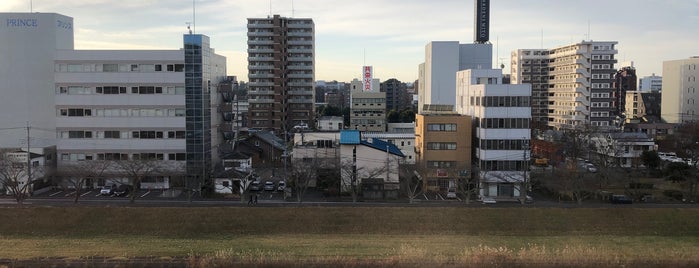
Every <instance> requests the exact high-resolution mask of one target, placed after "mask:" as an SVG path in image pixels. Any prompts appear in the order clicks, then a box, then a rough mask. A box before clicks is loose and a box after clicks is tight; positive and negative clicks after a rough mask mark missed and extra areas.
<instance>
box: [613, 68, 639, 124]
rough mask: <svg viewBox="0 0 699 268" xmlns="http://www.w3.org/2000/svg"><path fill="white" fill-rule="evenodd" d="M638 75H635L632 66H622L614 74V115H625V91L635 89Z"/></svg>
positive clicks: (634, 69)
mask: <svg viewBox="0 0 699 268" xmlns="http://www.w3.org/2000/svg"><path fill="white" fill-rule="evenodd" d="M637 82H638V77H636V68H634V67H633V66H624V67H621V68H619V70H618V71H617V72H616V74H614V84H613V86H614V92H613V93H614V97H615V100H614V102H615V103H614V107H616V111H614V116H619V117H621V118H623V117H625V115H624V113H625V111H626V92H629V91H636V90H637V89H638V87H637Z"/></svg>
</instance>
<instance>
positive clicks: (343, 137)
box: [340, 130, 361, 144]
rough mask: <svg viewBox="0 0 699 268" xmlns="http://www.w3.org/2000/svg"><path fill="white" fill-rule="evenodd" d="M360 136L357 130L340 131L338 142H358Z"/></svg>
mask: <svg viewBox="0 0 699 268" xmlns="http://www.w3.org/2000/svg"><path fill="white" fill-rule="evenodd" d="M360 137H361V135H360V134H359V130H343V131H340V144H359V143H360V141H361V139H360Z"/></svg>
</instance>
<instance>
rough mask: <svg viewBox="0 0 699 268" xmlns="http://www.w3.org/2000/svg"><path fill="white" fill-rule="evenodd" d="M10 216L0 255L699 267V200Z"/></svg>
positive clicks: (9, 212)
mask: <svg viewBox="0 0 699 268" xmlns="http://www.w3.org/2000/svg"><path fill="white" fill-rule="evenodd" d="M0 218H2V219H4V220H2V221H0V249H2V250H0V259H13V260H27V259H30V260H31V259H36V258H44V257H60V258H67V259H68V260H74V261H76V262H81V261H82V262H85V261H86V260H91V259H98V260H101V259H103V258H107V259H109V260H112V261H120V260H121V261H124V260H132V259H136V258H142V257H147V258H151V259H153V258H154V259H156V260H163V261H164V262H185V263H186V264H187V265H191V266H194V267H210V266H219V267H227V266H231V265H234V264H235V265H243V266H257V265H262V266H277V267H287V266H294V267H308V266H335V267H364V266H380V267H405V266H412V267H418V266H420V267H423V266H431V267H454V266H495V267H498V266H499V267H510V266H513V265H514V266H549V267H558V266H620V265H625V266H639V265H640V266H645V265H650V266H688V267H689V266H697V265H699V254H696V252H699V227H697V226H699V209H635V208H623V209H536V208H486V209H474V208H366V207H363V208H23V209H19V208H2V209H0ZM163 258H165V259H163ZM515 264H516V265H515ZM0 265H2V262H1V261H0ZM29 266H31V265H29Z"/></svg>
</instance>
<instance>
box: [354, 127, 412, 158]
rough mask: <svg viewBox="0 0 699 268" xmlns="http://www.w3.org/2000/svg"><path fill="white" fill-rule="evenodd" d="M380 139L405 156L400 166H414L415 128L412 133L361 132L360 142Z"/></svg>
mask: <svg viewBox="0 0 699 268" xmlns="http://www.w3.org/2000/svg"><path fill="white" fill-rule="evenodd" d="M372 139H381V140H384V141H386V142H388V143H391V144H393V145H395V146H396V147H398V149H399V150H400V151H401V152H402V153H403V155H405V158H403V160H402V161H403V162H401V164H415V127H413V133H400V132H362V140H372Z"/></svg>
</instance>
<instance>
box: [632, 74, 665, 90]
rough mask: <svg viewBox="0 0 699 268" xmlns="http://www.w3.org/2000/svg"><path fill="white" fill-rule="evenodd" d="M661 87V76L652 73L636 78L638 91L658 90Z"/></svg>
mask: <svg viewBox="0 0 699 268" xmlns="http://www.w3.org/2000/svg"><path fill="white" fill-rule="evenodd" d="M662 88H663V78H662V77H661V76H657V75H655V74H652V75H650V76H644V77H641V79H638V90H639V91H660V90H661V89H662Z"/></svg>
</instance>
